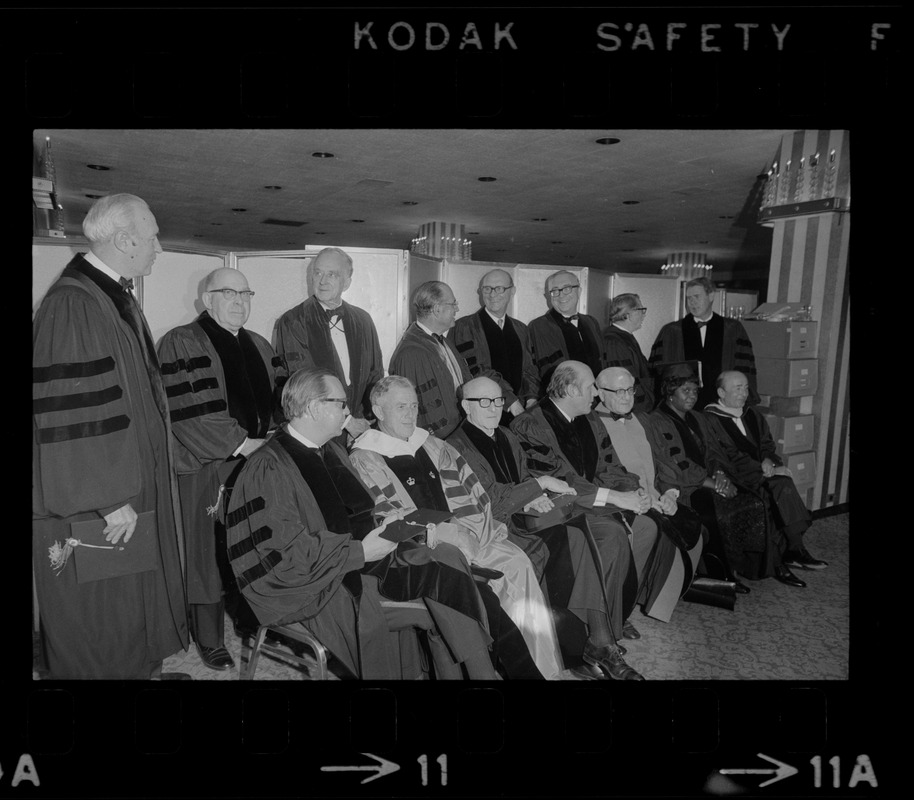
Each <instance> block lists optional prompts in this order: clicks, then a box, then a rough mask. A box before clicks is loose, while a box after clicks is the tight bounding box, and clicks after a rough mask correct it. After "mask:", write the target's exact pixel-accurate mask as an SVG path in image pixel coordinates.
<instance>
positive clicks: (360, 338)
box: [274, 295, 384, 418]
mask: <svg viewBox="0 0 914 800" xmlns="http://www.w3.org/2000/svg"><path fill="white" fill-rule="evenodd" d="M341 308H342V311H343V328H344V329H345V331H346V346H347V348H348V351H349V375H344V374H343V367H342V364H341V363H340V358H339V355H338V354H337V352H336V348H335V347H334V346H333V342H332V341H331V339H330V326H329V324H328V322H327V316H326V314H325V312H324V308H323V306H322V305H321V304H320V301H319V300H318V299H317V297H315V296H314V295H311V297H309V298H308V299H307V300H305V301H304V302H303V303H299V304H298V305H297V306H295V307H294V308H290V309H289V310H288V311H286V312H285V313H284V314H283V315H282V316H281V317H280V318H279V319H278V320H277V322H276V327H275V329H274V344H275V348H276V352H277V353H278V354H279V355H281V356H282V357H283V358H285V360H286V365H287V368H288V372H289V375H292V374H293V373H294V372H296V371H297V370H299V369H305V368H307V369H314V368H315V367H320V368H324V369H329V370H331V371H332V372H333V374H334V375H336V377H337V378H339V380H340V383H342V384H343V387H344V388H345V390H346V397H347V398H348V400H349V410H350V412H351V413H352V416H354V417H357V418H365V417H371V416H372V414H371V402H370V401H369V395H370V394H371V388H372V387H373V386H374V385H375V384H376V383H377V382H378V381H379V380H381V378H383V377H384V359H383V357H382V355H381V344H380V341H379V339H378V331H377V328H375V324H374V320H372V318H371V315H370V314H369V313H368V312H367V311H365V310H364V309H361V308H359V307H358V306H353V305H350V304H349V303H347V302H346V301H345V300H344V301H343V303H342V306H341Z"/></svg>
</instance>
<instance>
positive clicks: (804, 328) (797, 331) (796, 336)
mask: <svg viewBox="0 0 914 800" xmlns="http://www.w3.org/2000/svg"><path fill="white" fill-rule="evenodd" d="M743 327H744V328H745V329H746V333H748V334H749V339H750V340H751V341H752V351H753V353H755V357H756V358H812V357H814V356H815V355H816V349H817V347H818V344H819V323H818V322H806V321H802V322H801V321H798V320H793V321H790V322H758V321H754V320H744V321H743Z"/></svg>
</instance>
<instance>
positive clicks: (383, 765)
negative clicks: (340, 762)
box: [321, 753, 796, 783]
mask: <svg viewBox="0 0 914 800" xmlns="http://www.w3.org/2000/svg"><path fill="white" fill-rule="evenodd" d="M362 755H363V756H368V757H369V758H373V759H374V760H375V761H377V762H378V763H377V764H369V765H368V766H367V767H321V772H374V773H375V774H374V775H369V776H368V777H367V778H365V780H363V781H362V783H368V781H373V780H374V779H375V778H381V777H383V776H384V775H390V774H391V773H392V772H396V771H397V770H398V769H400V765H399V764H394V762H393V761H388V760H387V759H384V758H381V757H380V756H376V755H372V754H371V753H362ZM772 771H773V770H772ZM794 772H796V770H794Z"/></svg>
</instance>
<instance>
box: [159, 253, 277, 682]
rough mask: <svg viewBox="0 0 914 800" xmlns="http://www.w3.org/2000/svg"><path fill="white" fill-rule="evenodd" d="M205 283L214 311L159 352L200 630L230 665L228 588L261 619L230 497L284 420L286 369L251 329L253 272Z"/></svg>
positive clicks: (212, 652)
mask: <svg viewBox="0 0 914 800" xmlns="http://www.w3.org/2000/svg"><path fill="white" fill-rule="evenodd" d="M201 288H202V301H203V305H204V307H205V310H204V311H203V312H202V313H201V314H200V316H199V317H197V319H196V320H194V321H193V322H191V323H190V324H188V325H181V326H180V327H177V328H175V329H173V330H171V331H169V332H168V333H166V334H165V336H163V337H162V341H161V342H160V343H159V359H160V360H161V362H162V376H163V378H164V381H165V387H166V390H167V392H168V405H169V410H170V412H171V422H172V433H173V435H174V441H175V448H174V450H175V459H176V461H177V468H178V487H179V489H180V494H181V506H182V516H183V519H184V536H185V541H186V550H187V602H188V604H189V606H190V621H191V632H192V634H193V636H194V639H195V641H196V643H197V650H198V652H199V654H200V658H201V659H202V661H203V663H204V664H206V666H208V667H209V668H210V669H214V670H226V669H231V668H232V667H233V666H234V661H233V660H232V657H231V656H230V655H229V653H228V651H227V650H226V649H225V641H224V634H223V631H224V611H225V598H224V597H223V589H226V590H228V594H229V597H228V600H229V603H230V606H232V607H231V608H230V611H231V612H232V616H233V617H234V618H235V620H236V624H237V625H240V628H242V629H245V628H248V629H249V628H252V627H256V620H255V619H254V618H253V615H252V614H251V612H250V611H249V609H247V607H246V605H243V604H242V603H243V601H241V600H240V599H239V598H238V597H237V596H236V595H235V587H234V582H233V581H232V580H231V578H230V576H231V571H230V570H229V569H228V562H227V557H226V553H225V529H224V527H223V525H222V505H223V503H222V500H223V496H224V494H225V487H229V489H230V488H231V486H232V484H233V482H234V479H235V478H236V477H237V474H238V470H239V469H240V468H241V466H242V465H243V464H244V461H245V458H246V457H247V456H249V455H250V454H251V453H253V452H254V451H255V450H256V449H257V448H258V447H260V446H261V445H262V444H263V441H264V437H265V436H266V435H267V431H269V430H270V428H271V427H272V426H273V424H274V422H277V421H278V387H279V385H280V382H281V381H282V380H284V379H285V378H286V377H287V374H286V372H285V369H284V367H283V366H282V363H281V360H280V359H279V358H278V357H277V356H276V354H275V353H274V352H273V348H272V347H271V346H270V343H269V342H268V341H267V340H266V339H265V338H264V337H263V336H261V335H260V334H257V333H254V332H253V331H248V330H246V329H245V327H244V325H245V323H246V322H247V321H248V317H249V316H250V314H251V298H252V297H253V295H254V292H252V291H251V288H250V286H249V285H248V280H247V278H246V277H245V276H244V275H243V274H242V273H241V272H239V271H238V270H237V269H217V270H215V271H214V272H211V273H210V274H209V275H208V276H207V277H206V279H205V280H204V281H203V284H202V287H201ZM220 572H221V573H223V574H224V575H225V576H226V578H227V579H228V580H227V582H226V585H225V586H223V579H222V577H221V575H220Z"/></svg>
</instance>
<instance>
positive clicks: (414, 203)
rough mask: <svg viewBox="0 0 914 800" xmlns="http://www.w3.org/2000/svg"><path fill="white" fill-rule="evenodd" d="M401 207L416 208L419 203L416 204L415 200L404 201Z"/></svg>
mask: <svg viewBox="0 0 914 800" xmlns="http://www.w3.org/2000/svg"><path fill="white" fill-rule="evenodd" d="M403 205H404V206H417V205H419V203H417V202H416V201H415V200H404V201H403Z"/></svg>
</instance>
